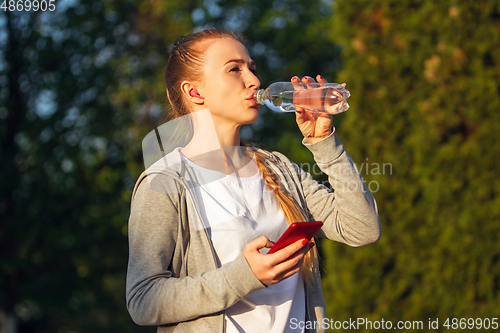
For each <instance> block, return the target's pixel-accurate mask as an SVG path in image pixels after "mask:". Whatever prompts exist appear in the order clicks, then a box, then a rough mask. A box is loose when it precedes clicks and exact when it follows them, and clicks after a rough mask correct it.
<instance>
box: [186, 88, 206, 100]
mask: <svg viewBox="0 0 500 333" xmlns="http://www.w3.org/2000/svg"><path fill="white" fill-rule="evenodd" d="M189 95H191V96H193V97H198V98H202V99H205V97H203V96H200V94H199V93H198V90H196V89H191V90H190V91H189Z"/></svg>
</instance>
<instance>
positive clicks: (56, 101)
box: [0, 0, 500, 333]
mask: <svg viewBox="0 0 500 333" xmlns="http://www.w3.org/2000/svg"><path fill="white" fill-rule="evenodd" d="M16 2H17V0H16ZM4 4H5V2H4ZM55 6H56V10H55V11H40V10H39V11H26V10H17V9H16V10H9V8H8V4H7V8H6V10H4V9H3V8H2V9H1V10H0V145H1V148H0V149H1V150H0V152H1V155H0V156H1V164H0V165H1V175H2V176H1V178H0V219H1V228H0V269H1V273H0V322H1V323H2V327H1V328H0V332H5V333H7V332H8V333H12V332H19V333H24V332H26V333H28V332H30V333H31V332H33V333H34V332H36V333H49V332H50V333H54V332H58V333H59V332H61V333H70V332H95V333H99V332H154V331H155V328H153V327H146V328H143V327H139V326H136V325H135V324H134V323H133V322H132V321H131V319H130V317H129V316H128V313H127V311H126V307H125V295H124V289H125V271H126V266H127V256H128V244H127V218H128V212H129V204H130V196H131V189H132V187H133V185H134V182H135V179H136V178H137V176H138V175H139V174H140V172H141V171H142V170H143V169H144V164H143V160H142V152H141V141H142V139H143V137H144V135H145V134H147V133H148V132H150V131H151V130H152V129H153V128H154V126H156V125H159V124H161V122H162V119H163V118H162V117H163V113H164V111H165V109H166V107H167V104H168V102H167V100H166V97H165V93H164V87H165V85H164V82H163V80H164V79H163V71H164V69H165V66H166V60H167V57H168V50H169V48H170V47H171V45H172V43H173V41H174V40H175V39H176V38H177V37H178V36H180V35H183V34H188V33H190V32H191V31H192V29H194V28H199V27H218V28H223V29H227V30H238V31H241V32H242V33H243V35H244V36H245V37H246V38H247V44H248V48H249V51H250V54H251V56H252V57H253V58H254V60H255V61H256V63H257V67H258V76H259V78H260V79H261V82H262V85H261V86H262V87H266V86H267V85H268V84H270V83H272V82H274V81H282V80H289V79H290V77H291V76H293V75H299V76H303V75H316V74H321V75H323V76H324V77H325V78H326V79H327V80H329V81H331V82H339V83H341V82H346V83H347V88H348V89H349V90H350V91H351V94H352V97H351V98H350V100H349V102H350V105H351V108H350V109H349V111H348V112H346V113H344V114H341V115H338V116H335V117H334V118H335V120H334V122H335V125H336V127H337V133H338V136H339V137H340V139H341V140H342V141H343V143H344V145H345V147H346V150H347V151H348V153H349V154H350V155H351V156H352V157H353V159H354V161H355V163H356V164H357V165H358V167H359V168H360V171H361V174H362V175H363V177H364V178H365V181H366V182H367V183H368V184H370V188H371V189H372V191H373V192H374V196H375V198H376V199H377V203H378V208H379V212H380V217H381V220H382V227H383V232H382V238H381V239H380V240H379V241H378V242H377V243H376V244H374V245H370V246H368V247H363V248H350V247H348V246H345V245H343V244H339V243H333V242H322V244H321V253H322V266H323V272H322V273H323V288H324V295H325V300H326V303H327V309H328V312H327V314H328V317H329V318H332V319H334V320H341V321H343V320H349V318H367V319H368V320H373V321H375V320H381V319H382V318H383V319H385V320H392V321H398V320H410V321H413V320H423V321H424V322H425V323H427V322H428V319H429V318H431V319H435V318H439V319H440V323H442V322H444V320H445V319H446V318H448V317H456V318H493V317H499V316H500V295H499V290H500V246H498V244H497V242H496V239H497V237H498V235H499V234H500V180H499V177H498V176H499V173H498V171H497V170H498V167H497V165H498V163H499V162H500V160H499V159H500V158H499V156H500V145H497V144H496V142H497V138H498V137H497V136H498V134H499V133H500V112H499V110H500V99H499V92H500V3H499V2H498V1H496V0H451V1H434V0H381V1H369V0H335V1H334V0H253V1H250V0H203V1H202V0H184V1H182V0H161V1H159V0H141V1H137V0H120V1H119V0H96V1H90V0H56V1H55ZM242 136H243V138H244V139H246V140H248V141H251V142H258V143H261V144H262V145H263V146H264V147H266V148H268V149H273V150H279V151H281V152H283V153H285V154H287V155H288V156H289V157H290V158H291V159H292V160H294V161H295V162H296V163H298V164H299V165H303V166H308V165H309V166H310V165H312V163H313V160H312V157H311V155H310V153H309V152H308V151H307V149H305V148H304V147H302V145H301V143H300V141H301V135H300V132H299V131H298V130H297V128H296V124H295V122H294V116H293V114H274V113H272V112H271V111H269V110H267V109H265V108H261V116H260V118H259V120H258V121H257V122H256V123H255V124H253V125H249V126H246V127H244V128H243V129H242ZM316 170H317V169H316ZM310 171H314V170H312V169H311V170H310ZM313 175H314V176H315V178H316V179H318V180H319V181H325V180H326V179H325V178H324V176H323V175H320V174H318V173H313ZM9 327H10V328H9ZM444 330H445V329H444V328H443V327H442V326H441V329H440V330H437V331H444ZM424 331H427V327H425V330H424ZM434 331H436V330H434Z"/></svg>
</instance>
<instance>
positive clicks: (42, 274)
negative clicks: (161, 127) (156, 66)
mask: <svg viewBox="0 0 500 333" xmlns="http://www.w3.org/2000/svg"><path fill="white" fill-rule="evenodd" d="M129 10H131V8H130V6H127V4H112V3H109V2H108V3H101V2H94V1H74V2H61V3H56V11H41V10H38V11H33V10H31V11H27V10H20V11H19V10H17V9H16V10H15V11H11V10H7V11H1V14H0V15H1V20H0V21H1V23H2V32H3V34H2V39H1V41H0V48H1V49H0V50H1V58H2V59H1V66H0V67H1V68H0V71H1V72H0V78H1V82H0V100H1V102H0V105H1V107H0V118H1V123H0V144H1V147H2V148H1V154H2V164H1V168H2V174H3V177H2V179H1V181H0V193H1V197H0V214H1V216H2V228H1V230H0V256H1V259H0V262H1V271H2V274H1V275H0V290H1V294H0V310H1V311H2V312H4V313H5V314H6V315H7V316H8V317H9V318H17V322H18V326H19V331H21V332H69V331H76V330H78V331H83V332H109V331H110V330H111V329H115V330H117V331H121V332H128V331H131V329H133V330H134V331H137V329H136V328H135V327H132V328H131V325H130V319H129V317H128V315H127V313H126V310H125V307H124V306H125V302H124V296H123V295H124V291H123V290H124V285H125V283H124V280H125V272H124V268H125V267H126V263H127V251H128V249H127V241H126V232H127V230H126V220H127V215H128V203H129V197H130V186H131V184H133V182H134V177H135V175H131V174H130V171H128V170H127V168H126V154H125V153H126V143H127V131H126V130H127V128H128V127H129V126H130V123H131V120H132V118H131V117H130V116H129V111H127V113H120V111H116V110H113V107H112V105H113V104H112V102H113V100H112V98H113V96H114V91H115V87H116V85H117V80H116V77H115V72H116V66H115V65H114V64H113V62H112V60H113V59H114V58H115V57H117V56H120V55H121V54H123V53H124V52H125V50H126V49H127V48H128V47H129V46H130V44H131V43H133V42H134V39H133V36H131V28H132V26H131V24H130V23H128V22H126V14H127V12H128V11H129Z"/></svg>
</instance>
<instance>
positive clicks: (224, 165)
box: [182, 109, 255, 177]
mask: <svg viewBox="0 0 500 333" xmlns="http://www.w3.org/2000/svg"><path fill="white" fill-rule="evenodd" d="M190 115H191V116H192V118H191V120H192V122H193V130H194V132H193V138H192V139H191V141H190V142H189V143H188V144H187V145H186V146H185V147H184V148H183V149H182V154H183V155H184V156H186V157H187V158H189V159H190V160H191V161H193V162H194V163H196V164H198V165H200V166H202V167H204V168H207V169H211V170H216V171H220V172H223V173H226V174H236V175H240V176H241V174H242V173H243V177H249V176H251V175H253V174H255V172H254V171H255V170H253V168H250V169H249V170H247V169H248V165H249V162H250V158H249V157H248V155H247V154H246V147H243V146H241V145H240V134H239V126H234V125H228V124H220V123H217V122H214V121H213V119H212V116H211V114H210V111H209V110H208V109H205V110H200V111H196V112H192V113H191V114H190ZM249 173H250V174H249Z"/></svg>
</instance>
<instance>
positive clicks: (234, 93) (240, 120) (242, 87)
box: [198, 38, 260, 127]
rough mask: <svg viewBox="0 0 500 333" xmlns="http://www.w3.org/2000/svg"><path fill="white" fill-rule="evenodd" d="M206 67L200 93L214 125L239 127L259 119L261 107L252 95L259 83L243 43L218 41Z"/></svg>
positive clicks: (226, 40)
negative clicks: (259, 108) (259, 107)
mask: <svg viewBox="0 0 500 333" xmlns="http://www.w3.org/2000/svg"><path fill="white" fill-rule="evenodd" d="M204 68H205V69H204V78H203V81H202V83H201V86H200V88H199V89H198V91H199V93H200V95H201V96H203V97H204V98H205V99H204V101H205V106H206V107H207V108H209V109H210V113H211V114H212V119H213V120H214V123H215V124H219V125H222V124H227V125H229V126H233V125H235V126H237V127H239V126H240V125H243V124H250V123H253V122H254V121H255V120H257V117H258V105H257V104H255V102H253V99H252V95H253V92H254V91H255V90H256V89H258V88H259V86H260V81H259V79H258V78H257V77H256V76H255V63H254V62H253V60H252V59H251V58H250V55H249V54H248V51H247V49H246V48H245V46H243V44H241V43H240V42H238V41H237V40H234V39H230V38H225V39H218V40H216V41H215V42H213V43H212V44H211V45H210V47H209V48H208V49H207V51H206V53H205V65H204Z"/></svg>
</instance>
